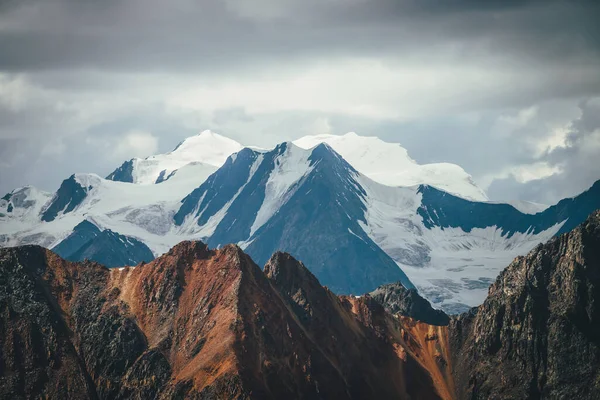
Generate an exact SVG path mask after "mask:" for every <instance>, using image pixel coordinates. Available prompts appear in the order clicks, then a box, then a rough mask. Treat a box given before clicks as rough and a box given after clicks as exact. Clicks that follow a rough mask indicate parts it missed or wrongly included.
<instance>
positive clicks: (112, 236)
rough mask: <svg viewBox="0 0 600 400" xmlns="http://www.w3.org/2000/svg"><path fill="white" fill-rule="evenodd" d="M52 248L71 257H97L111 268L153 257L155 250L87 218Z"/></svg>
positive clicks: (144, 260) (68, 258) (148, 259)
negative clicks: (101, 227)
mask: <svg viewBox="0 0 600 400" xmlns="http://www.w3.org/2000/svg"><path fill="white" fill-rule="evenodd" d="M52 251H54V252H55V253H56V254H58V255H59V256H61V257H63V258H64V259H66V260H69V261H84V260H94V261H96V262H99V263H102V264H103V265H105V266H107V267H109V268H113V267H124V266H126V265H136V264H138V263H140V262H149V261H152V260H153V259H154V256H153V255H152V251H151V250H150V249H149V248H148V246H146V245H145V244H144V243H142V242H140V241H139V240H136V239H133V238H130V237H127V236H123V235H119V234H118V233H115V232H113V231H111V230H109V229H106V230H100V229H98V227H96V225H94V224H92V223H91V222H89V221H87V220H86V221H82V222H81V223H80V224H78V225H77V226H75V228H73V233H71V234H70V235H69V236H68V237H67V238H65V239H64V240H63V241H62V242H60V243H59V244H58V245H56V246H55V247H53V248H52Z"/></svg>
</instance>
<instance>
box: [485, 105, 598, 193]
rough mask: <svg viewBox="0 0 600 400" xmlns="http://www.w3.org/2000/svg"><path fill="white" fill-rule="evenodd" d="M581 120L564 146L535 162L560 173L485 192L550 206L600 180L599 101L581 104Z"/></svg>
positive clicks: (497, 184) (506, 182) (510, 181)
mask: <svg viewBox="0 0 600 400" xmlns="http://www.w3.org/2000/svg"><path fill="white" fill-rule="evenodd" d="M580 109H581V116H580V117H579V118H577V119H575V120H573V121H572V123H571V126H570V129H569V132H568V134H567V136H566V141H565V145H564V146H561V147H557V148H555V149H552V150H549V151H547V152H546V153H545V154H543V155H542V156H540V157H539V158H537V160H539V161H545V162H547V163H548V164H549V165H551V166H556V167H559V168H560V169H561V172H560V173H557V174H554V175H552V176H550V177H548V178H544V179H536V180H533V181H530V182H526V183H519V182H517V181H516V180H515V179H514V177H508V178H505V179H499V180H496V181H494V182H493V183H492V185H491V186H490V188H489V190H488V192H489V194H490V195H491V196H494V197H496V198H500V199H503V200H508V199H520V200H529V201H536V202H540V203H547V204H553V203H556V202H558V201H559V200H560V199H563V198H565V197H572V196H575V195H577V194H579V193H581V192H582V191H584V190H586V189H588V188H589V187H590V186H591V185H592V184H593V183H594V182H595V181H597V180H599V179H600V162H598V156H599V155H600V153H599V152H600V98H595V99H591V100H585V101H583V102H581V104H580Z"/></svg>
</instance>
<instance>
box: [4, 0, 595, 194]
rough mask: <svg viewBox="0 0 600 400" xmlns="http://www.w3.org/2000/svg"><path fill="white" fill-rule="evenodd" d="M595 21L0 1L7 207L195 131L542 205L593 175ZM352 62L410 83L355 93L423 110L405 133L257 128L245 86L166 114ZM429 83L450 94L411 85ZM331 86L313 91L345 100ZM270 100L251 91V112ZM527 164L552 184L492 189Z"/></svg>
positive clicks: (291, 113) (515, 10) (404, 9)
mask: <svg viewBox="0 0 600 400" xmlns="http://www.w3.org/2000/svg"><path fill="white" fill-rule="evenodd" d="M599 15H600V2H598V1H577V2H568V1H560V0H550V1H542V0H540V1H516V0H509V1H476V0H445V1H437V0H420V1H418V0H325V1H323V0H304V1H297V0H254V1H248V0H221V1H217V0H210V1H197V0H173V1H169V2H166V1H162V0H0V146H1V147H0V157H1V160H0V162H1V166H2V168H1V169H0V192H3V191H8V190H10V189H11V188H13V187H15V186H20V185H22V184H25V183H33V184H36V185H39V186H41V187H42V188H44V189H47V190H53V189H55V188H56V186H57V184H58V183H59V182H60V180H62V179H63V178H65V177H66V176H68V175H70V174H71V173H73V172H76V171H93V172H97V173H100V174H105V173H108V172H109V171H110V170H111V169H112V168H114V167H115V166H116V164H118V163H119V161H120V160H116V159H113V158H111V149H112V148H114V147H115V146H117V145H118V139H119V138H120V137H121V136H122V135H123V134H124V133H126V132H128V131H131V130H142V131H145V132H150V133H152V134H153V135H154V136H156V137H157V138H158V144H159V150H160V151H168V150H170V149H171V147H172V146H174V145H175V144H176V143H177V142H178V141H180V140H181V139H182V138H184V137H185V136H188V135H190V134H192V133H194V132H195V131H196V130H201V129H205V128H211V129H215V130H217V131H219V132H221V133H223V134H225V135H227V136H231V137H233V138H234V139H237V140H238V141H240V142H242V143H244V144H256V145H261V146H267V145H270V144H274V143H276V142H280V141H283V140H290V139H294V138H296V137H298V136H301V135H304V134H310V133H322V132H321V131H319V129H330V130H331V132H333V133H337V134H341V133H344V132H346V131H357V132H358V133H359V134H365V135H377V136H379V137H381V138H383V139H385V140H388V141H393V142H397V141H399V142H401V143H402V144H403V145H404V146H405V147H407V149H408V151H409V153H410V155H411V156H412V157H414V158H415V159H417V160H418V161H419V162H443V161H447V162H454V163H457V164H459V165H461V166H463V167H464V168H465V169H466V170H467V171H468V172H469V173H471V174H472V175H473V176H474V177H475V178H476V179H487V178H486V177H488V176H493V175H494V174H498V177H497V178H496V180H495V181H494V182H493V183H492V186H491V187H490V189H489V191H490V195H491V197H492V198H495V199H498V198H502V199H511V198H522V199H528V200H536V201H540V202H546V203H548V202H551V201H554V200H555V199H556V198H557V196H562V195H564V194H568V195H572V194H575V193H576V191H578V190H580V189H581V188H583V187H584V186H586V185H589V184H590V183H591V182H590V181H593V179H594V177H596V176H597V175H600V172H599V171H598V168H597V167H596V166H595V165H596V164H595V163H593V161H594V157H591V156H589V157H588V155H587V153H585V152H583V153H581V148H582V147H586V146H587V147H589V146H590V145H589V141H590V139H589V138H590V137H593V132H594V130H593V129H591V128H590V127H591V126H597V125H596V123H597V121H594V120H593V116H591V114H590V113H591V111H586V110H587V108H590V107H592V105H593V104H595V103H594V102H587V103H581V107H582V108H581V110H582V117H581V119H578V118H575V117H573V116H572V115H571V114H570V113H571V111H572V110H571V109H572V108H573V105H574V104H575V105H576V104H577V102H578V101H580V100H581V99H582V98H598V96H600V74H599V73H598V71H600V24H598V22H597V21H598V16H599ZM362 59H370V60H377V61H379V62H380V63H381V64H382V65H384V66H385V68H387V69H389V70H390V71H396V70H398V71H405V70H407V71H408V72H405V73H406V77H404V75H402V74H400V78H399V79H398V78H397V77H396V76H392V78H396V80H397V81H398V80H400V81H402V80H406V81H407V82H409V83H410V81H411V80H414V81H416V82H417V84H416V85H415V87H414V88H413V87H412V86H411V87H410V88H409V90H406V91H405V92H404V91H403V92H402V94H401V95H396V96H390V93H389V92H391V91H394V90H397V89H398V88H399V87H400V89H403V87H402V85H401V84H398V82H393V83H392V82H390V85H389V89H387V86H386V82H381V81H379V82H372V84H371V86H373V87H376V88H377V90H378V91H379V92H376V94H373V93H372V92H370V91H369V85H366V86H361V85H358V86H357V88H358V89H357V92H356V93H350V96H356V101H355V103H356V104H357V105H358V106H362V105H363V103H364V104H366V105H367V106H370V107H373V108H378V107H379V108H381V109H384V111H385V110H388V109H392V110H393V109H398V110H402V109H403V108H405V107H406V106H407V105H408V106H410V105H411V104H413V103H418V104H423V106H422V107H415V109H416V110H417V111H419V110H420V108H426V107H429V109H427V110H426V112H423V113H422V114H419V115H415V116H414V117H412V118H411V117H403V119H402V120H399V119H394V118H391V117H390V118H384V117H381V118H377V117H373V116H371V117H366V116H364V115H362V116H361V115H355V113H354V111H353V110H354V108H353V107H351V106H354V105H355V104H354V103H353V102H352V101H348V102H346V103H344V105H343V106H338V105H337V104H334V107H330V109H329V110H321V109H319V108H318V107H317V106H315V108H313V109H308V110H307V109H304V108H302V107H300V109H299V110H294V109H290V107H283V108H282V110H281V111H278V112H277V111H273V110H267V111H261V112H251V111H249V107H250V106H251V105H252V103H253V102H254V101H253V100H254V98H253V97H254V96H255V94H254V93H253V92H251V91H250V90H248V89H247V88H246V91H245V92H244V91H241V90H240V93H241V94H240V96H246V98H245V99H246V100H245V102H233V103H234V104H224V103H226V102H225V101H223V102H222V103H219V105H218V106H214V107H212V108H211V109H209V110H200V111H205V112H202V113H200V112H197V113H194V111H199V110H175V111H174V110H173V109H172V108H173V106H172V104H167V100H165V98H166V97H169V96H171V97H173V96H174V93H175V95H176V94H177V93H176V92H178V91H184V90H185V89H186V84H187V83H188V82H190V84H191V83H194V80H197V79H199V78H202V79H204V81H203V82H202V85H204V86H207V87H210V86H211V85H212V86H214V87H216V88H217V89H220V88H221V87H223V86H224V85H223V84H222V83H223V82H229V81H231V82H233V83H234V85H236V84H238V83H239V82H242V83H244V82H252V83H257V82H263V81H268V79H270V78H272V77H273V76H275V75H277V76H280V75H282V76H283V75H284V74H288V75H289V76H291V77H292V78H293V76H294V73H296V74H300V75H301V74H302V73H304V72H305V71H308V70H310V68H311V67H312V66H314V65H325V66H328V65H331V66H334V67H335V68H344V67H346V66H348V65H353V64H351V61H353V60H362ZM349 68H350V67H349ZM432 69H433V70H434V75H435V74H437V71H438V69H439V71H440V76H443V77H446V76H447V77H448V78H447V79H446V81H447V82H439V81H438V80H436V77H435V76H432V74H431V73H430V72H427V73H425V75H424V76H418V74H419V72H420V71H421V70H424V71H431V70H432ZM375 71H378V70H377V69H375ZM448 71H451V72H450V73H449V72H448ZM452 71H456V76H453V75H452ZM482 71H483V72H482ZM341 72H343V71H340V74H341ZM315 76H316V78H315V79H321V76H320V75H318V74H316V75H315ZM324 76H325V78H323V79H331V76H330V75H327V74H325V75H324ZM348 76H350V77H351V78H349V79H353V78H354V76H355V75H353V74H352V73H350V74H349V75H348ZM358 76H360V75H358ZM359 79H360V78H357V80H359ZM364 79H365V80H369V79H373V80H376V79H377V75H376V72H375V73H373V72H372V71H371V75H368V74H367V72H365V76H364ZM333 80H334V79H333ZM431 80H433V81H434V84H433V86H431V84H430V81H431ZM173 82H175V83H173ZM196 83H197V82H196ZM276 83H277V81H276ZM328 83H329V82H319V85H318V86H319V87H327V88H328V89H327V90H329V91H330V92H334V91H335V90H336V89H339V88H341V89H343V88H344V86H345V85H344V82H342V84H341V85H340V83H339V82H335V84H334V85H332V86H331V87H330V86H327V84H328ZM347 83H348V86H349V87H354V86H352V84H355V83H356V82H347ZM370 83H371V82H370ZM421 84H422V86H423V87H422V88H421V87H419V85H421ZM169 85H171V86H169ZM335 85H337V86H335ZM436 85H437V86H436ZM439 85H441V86H443V87H438V86H439ZM167 86H169V90H163V89H164V88H165V87H167ZM269 88H271V86H268V85H266V86H265V89H264V90H262V88H261V87H260V86H259V85H257V86H256V87H254V86H252V89H254V90H256V97H257V98H258V97H260V96H261V95H263V96H264V95H265V94H268V93H267V92H268V90H269ZM295 89H296V87H295V86H292V89H291V90H290V93H289V97H288V98H286V97H285V95H281V93H286V92H285V91H277V90H275V93H276V94H275V95H274V96H277V95H279V96H281V98H277V102H279V103H281V104H287V103H289V102H290V99H293V98H294V97H295V96H296V95H297V93H295V92H294V90H295ZM437 89H439V92H438V90H437ZM360 90H363V91H365V92H366V96H365V97H366V99H364V98H363V93H362V92H360ZM248 93H250V95H249V94H248ZM211 94H212V95H213V96H215V97H218V95H219V90H216V91H215V92H211ZM301 94H304V95H305V96H306V93H301ZM325 94H327V93H325ZM321 95H323V93H322V92H319V91H316V92H315V93H314V97H315V103H318V104H319V105H321V104H322V103H320V102H318V100H320V99H319V97H321ZM379 95H381V96H379ZM236 96H237V93H236ZM369 96H370V97H369ZM325 97H327V96H325ZM380 98H382V99H387V100H382V101H381V103H385V104H383V106H382V104H380V102H379V99H380ZM218 100H219V99H215V102H217V101H218ZM311 100H312V99H311ZM339 100H340V99H339V98H337V97H335V96H334V97H332V100H330V101H331V102H334V103H335V102H337V101H339ZM341 100H344V99H341ZM352 100H355V99H352ZM190 102H191V103H193V102H194V98H192V100H191V101H190ZM370 102H372V103H373V104H371V103H370ZM386 102H387V103H386ZM206 103H210V101H208V102H205V103H202V104H206ZM240 103H242V105H240ZM299 104H300V105H301V106H302V105H304V103H302V102H299ZM344 107H346V108H344ZM529 107H535V108H536V110H537V111H536V115H535V117H534V118H532V119H531V121H528V122H527V123H524V124H523V125H518V126H517V125H514V126H513V125H510V124H509V125H506V124H504V122H503V121H505V119H506V117H507V116H508V117H514V116H515V115H518V114H519V112H521V111H522V110H523V109H527V108H529ZM586 107H587V108H586ZM594 107H595V106H594ZM377 111H380V110H379V109H378V110H377ZM412 111H413V109H411V112H412ZM383 114H385V112H384V113H383ZM465 115H467V117H466V118H465ZM596 115H598V113H597V114H596ZM470 116H474V117H473V119H471V117H470ZM509 119H510V118H509ZM571 120H573V123H572V125H571V127H570V135H569V137H568V139H567V141H566V143H567V145H566V146H564V147H560V148H554V149H552V150H551V151H548V152H546V153H544V154H542V155H539V154H537V153H535V151H532V146H534V145H532V143H533V144H535V143H536V142H538V141H542V142H543V141H544V140H545V138H546V136H547V135H548V132H549V130H550V129H551V128H550V127H551V126H558V125H561V124H564V123H567V122H568V121H571ZM315 121H317V122H319V123H317V124H315ZM503 124H504V125H503ZM315 129H316V131H315ZM498 132H504V133H505V134H498ZM111 146H112V147H111ZM534 147H535V146H534ZM99 148H101V149H105V152H106V154H103V153H102V152H100V151H96V150H97V149H99ZM65 154H68V157H66V156H65ZM133 155H134V154H131V155H127V157H124V158H129V157H131V156H133ZM596 155H597V154H596ZM584 160H585V161H584ZM536 162H545V163H547V164H548V165H550V166H555V167H560V168H562V170H563V173H562V174H559V175H555V176H552V177H550V178H546V179H542V180H534V181H530V182H527V183H525V184H521V183H518V182H517V181H515V180H514V178H511V177H509V178H505V179H502V177H503V176H504V175H502V174H500V173H499V171H500V172H502V171H504V170H508V169H510V168H511V167H515V166H519V165H528V164H532V163H536ZM48 167H50V168H48ZM577 171H580V172H579V173H578V172H577ZM598 177H600V176H598Z"/></svg>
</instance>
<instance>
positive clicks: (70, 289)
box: [0, 212, 600, 399]
mask: <svg viewBox="0 0 600 400" xmlns="http://www.w3.org/2000/svg"><path fill="white" fill-rule="evenodd" d="M599 292H600V213H599V212H596V213H594V214H593V215H592V216H591V217H590V218H589V219H588V220H587V221H586V222H585V223H584V224H583V225H581V226H579V227H578V228H576V229H575V230H573V231H572V232H570V233H567V234H565V235H562V236H560V237H558V238H555V239H553V240H551V241H550V242H548V243H547V244H545V245H540V246H538V247H537V248H536V249H534V250H533V251H532V252H531V253H530V254H529V255H528V256H526V257H520V258H517V259H516V260H515V261H514V262H513V263H512V264H511V265H510V266H509V267H508V268H506V270H505V271H504V272H503V273H502V274H501V275H500V276H499V277H498V279H497V281H496V283H495V284H494V285H492V287H491V288H490V292H489V296H488V298H487V300H486V301H485V303H484V304H483V305H481V306H480V307H478V308H476V309H472V310H471V311H470V312H469V313H466V314H462V315H460V316H458V317H452V318H447V316H445V315H443V314H440V313H439V312H436V311H435V310H433V309H431V307H430V306H429V305H428V304H427V303H426V302H423V301H422V299H421V298H420V297H418V294H417V293H416V292H414V291H408V290H406V289H404V288H402V287H401V286H398V285H395V286H394V285H391V286H387V287H382V288H380V289H378V291H376V292H373V293H372V295H365V296H361V297H358V298H357V297H353V296H337V295H335V294H334V293H332V292H331V291H329V290H328V289H327V288H324V287H322V286H321V285H320V283H319V282H318V280H317V279H316V278H315V277H314V276H313V275H312V274H311V272H309V271H308V270H307V269H306V268H305V267H304V266H303V265H302V263H300V262H298V261H296V260H295V259H293V258H292V257H291V256H290V255H289V254H285V253H276V254H274V255H273V256H272V257H271V259H270V260H269V261H268V262H267V264H266V265H265V267H264V270H261V268H259V267H258V266H257V265H256V264H255V263H254V262H253V261H252V260H251V259H250V257H249V256H247V255H246V254H244V252H243V251H242V250H241V249H240V248H239V247H237V246H234V245H228V246H225V247H223V248H222V249H219V250H210V249H209V248H208V247H207V246H206V245H204V244H203V243H200V242H183V243H181V244H179V245H177V246H175V247H174V248H173V249H172V250H171V251H170V252H168V253H167V254H165V255H163V256H161V257H160V258H158V259H156V260H154V261H152V262H150V263H147V264H145V263H142V264H140V265H138V266H136V267H128V268H123V269H107V268H105V267H103V266H101V265H99V264H97V263H93V262H80V263H74V262H69V261H65V260H63V259H62V258H60V257H58V256H57V255H56V254H54V253H52V252H51V251H48V250H46V249H43V248H41V247H37V246H23V247H17V248H6V249H0V398H11V399H20V398H49V399H64V398H69V399H130V398H133V399H149V398H158V399H174V398H181V399H183V398H191V399H213V398H215V399H216V398H228V399H229V398H233V399H246V398H257V399H262V398H305V399H313V398H316V399H319V398H321V399H344V398H348V399H365V398H376V399H386V398H407V399H408V398H412V399H467V398H470V399H488V398H497V399H502V398H507V399H508V398H549V399H554V398H556V399H559V398H566V397H569V398H578V399H593V398H600V368H599V367H600V349H599V345H600V343H599V341H600V328H599V327H600V315H599V313H600V303H599V302H600V293H599ZM378 301H380V302H382V303H383V304H384V305H383V306H382V305H381V304H380V303H379V302H378ZM384 306H385V307H384ZM386 309H387V310H386ZM430 324H431V325H430Z"/></svg>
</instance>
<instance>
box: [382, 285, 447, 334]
mask: <svg viewBox="0 0 600 400" xmlns="http://www.w3.org/2000/svg"><path fill="white" fill-rule="evenodd" d="M370 295H371V297H372V298H373V300H375V301H377V302H378V303H380V304H381V305H383V306H384V308H385V309H386V310H387V311H388V312H390V313H392V314H400V315H402V316H405V317H411V318H413V319H415V320H417V321H422V322H425V323H427V324H430V325H438V326H444V325H448V323H449V322H450V318H449V317H448V315H446V313H444V312H443V311H442V310H436V309H434V308H433V307H431V304H430V303H429V302H428V301H427V300H425V299H424V298H423V297H421V296H420V295H419V293H418V292H417V291H416V289H406V288H405V287H404V286H402V284H400V283H390V284H388V285H383V286H380V287H378V288H377V289H375V290H374V291H373V292H371V293H370Z"/></svg>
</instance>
